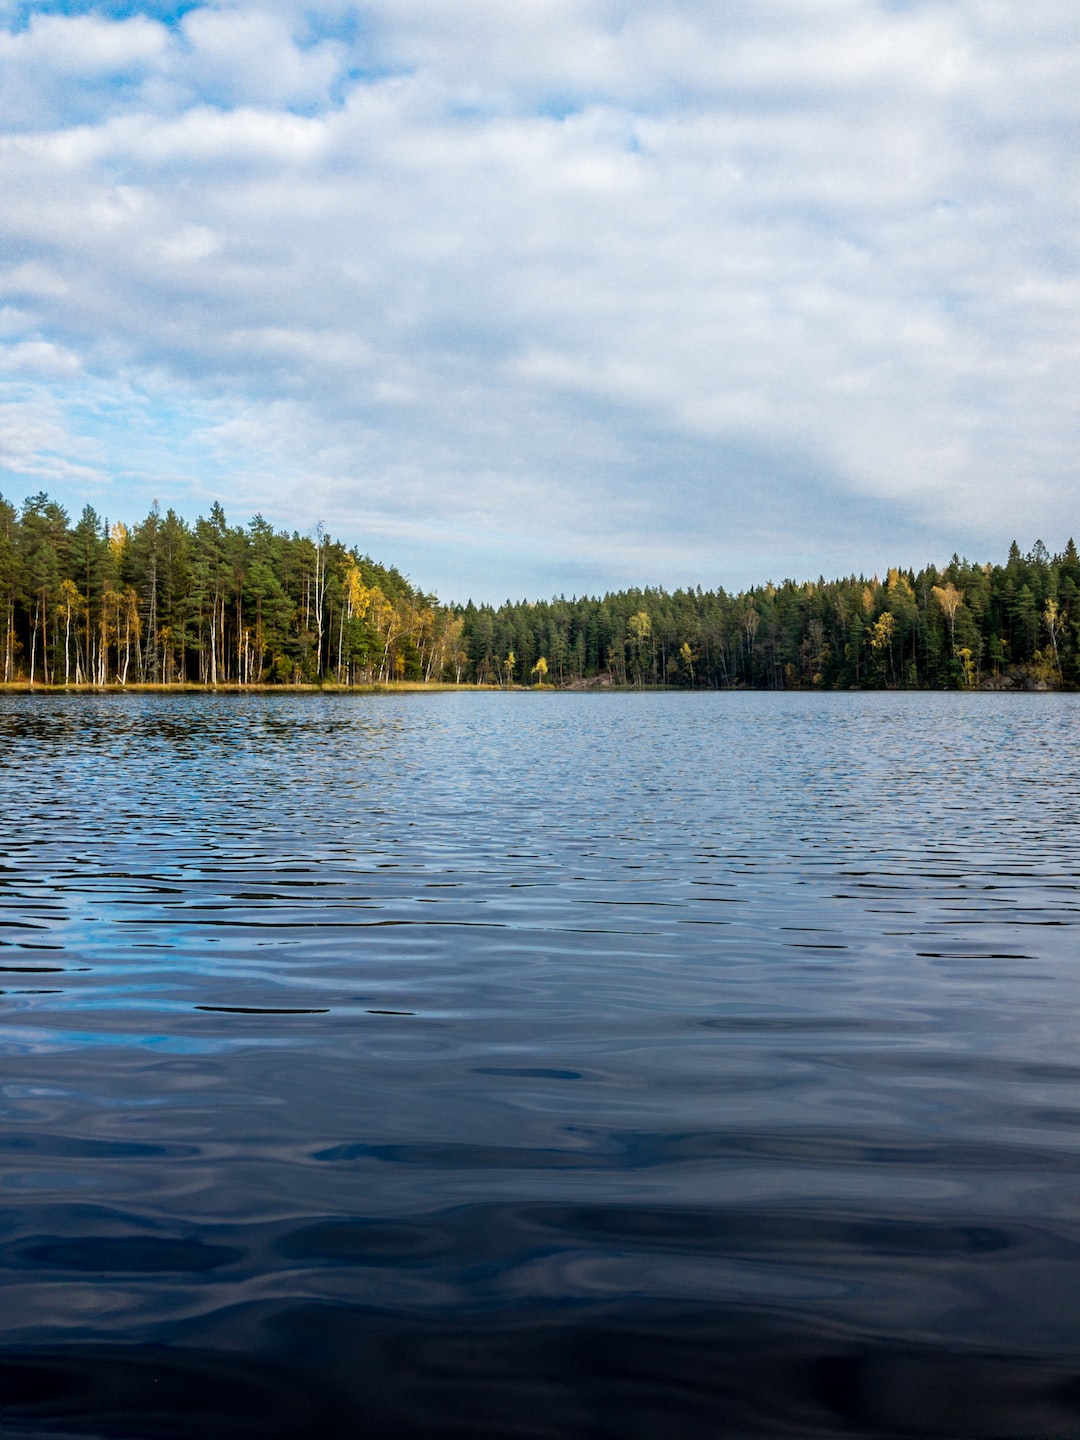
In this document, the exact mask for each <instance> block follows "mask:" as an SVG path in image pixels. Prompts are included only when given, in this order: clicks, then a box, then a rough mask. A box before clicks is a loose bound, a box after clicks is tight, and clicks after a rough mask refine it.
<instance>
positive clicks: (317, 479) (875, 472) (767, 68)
mask: <svg viewBox="0 0 1080 1440" xmlns="http://www.w3.org/2000/svg"><path fill="white" fill-rule="evenodd" d="M1078 120H1080V7H1078V6H1077V4H1076V0H1024V3H1023V4H1021V3H1018V0H371V3H362V4H349V3H343V0H315V3H313V4H309V5H299V4H292V3H289V0H236V3H207V4H203V3H194V4H188V3H186V0H185V3H184V4H182V5H179V6H178V5H175V4H173V3H171V0H121V3H117V4H115V5H109V4H85V5H83V4H74V5H73V4H63V5H57V4H41V5H38V4H25V3H13V0H0V492H2V493H3V494H4V495H5V496H6V497H7V498H9V499H12V500H14V501H16V502H21V500H22V499H23V497H24V496H26V495H27V494H30V493H34V492H36V491H38V490H42V489H44V490H47V491H48V492H49V493H50V494H51V495H52V496H53V497H54V498H55V499H58V500H59V501H60V502H61V503H63V504H64V505H65V506H67V508H68V509H69V510H70V511H72V513H73V514H76V515H77V514H78V512H79V511H80V510H81V508H82V506H83V505H84V504H85V503H87V502H89V503H91V504H93V505H94V506H95V508H96V509H98V511H99V512H100V513H102V514H103V515H106V516H108V517H109V518H111V519H124V520H127V521H130V520H133V519H136V518H139V517H140V516H141V515H144V514H145V513H146V510H147V508H148V507H149V505H150V503H151V502H152V501H153V500H154V499H155V498H156V499H158V500H159V501H160V503H161V505H162V507H163V508H165V507H168V506H170V505H171V506H173V507H174V508H175V509H177V510H178V511H179V512H180V513H181V514H183V515H185V516H186V517H187V518H189V519H194V517H195V516H196V515H197V514H199V513H204V512H205V511H206V510H207V509H208V507H209V505H210V504H211V503H212V502H213V500H215V499H220V500H221V501H222V502H223V504H224V505H225V509H226V513H227V515H228V516H229V519H230V520H233V521H246V520H247V519H249V518H250V516H251V515H252V514H254V513H255V512H256V511H260V512H262V513H263V514H264V515H265V516H266V518H267V519H268V520H270V521H272V522H273V523H274V524H275V525H278V526H284V527H287V528H289V529H293V528H296V529H299V530H302V531H303V530H309V529H311V528H312V527H313V526H314V525H315V523H316V522H317V521H322V522H323V523H324V524H325V525H326V526H327V527H328V528H329V529H330V531H331V532H332V533H333V534H334V535H335V536H338V537H340V538H342V539H345V540H347V541H348V542H350V543H357V544H359V545H360V546H361V548H362V549H364V550H367V551H369V552H370V553H371V554H373V555H375V556H376V557H377V558H380V559H383V560H385V561H387V562H389V563H395V564H397V565H398V566H399V568H401V569H403V570H405V571H406V573H408V574H409V575H411V577H412V578H413V579H414V580H415V581H416V582H417V583H419V584H421V585H423V586H424V587H425V588H429V589H436V590H438V592H439V593H440V595H442V596H443V598H446V599H463V598H465V597H466V596H468V595H472V596H474V597H475V598H478V599H479V598H484V599H492V600H498V599H502V598H504V597H505V596H507V595H512V596H514V597H515V598H517V597H521V596H535V597H539V596H546V595H551V594H554V593H557V592H559V591H565V592H566V593H567V594H570V593H572V592H575V593H582V592H585V591H589V592H592V591H596V590H599V589H604V588H609V587H617V586H622V585H627V584H635V583H636V584H663V585H667V586H673V585H679V584H698V583H700V584H702V585H705V586H709V587H711V586H714V585H717V584H724V585H726V586H728V587H737V586H740V585H743V584H748V583H752V582H760V581H764V580H765V579H768V578H773V579H780V578H782V577H784V576H788V575H790V576H793V577H795V578H805V577H814V576H817V575H818V574H819V573H824V574H825V575H827V576H832V575H836V574H842V573H848V572H849V571H851V570H867V571H869V570H874V569H879V568H881V567H883V566H885V565H887V564H889V563H897V562H900V563H914V564H916V565H918V564H921V563H924V562H925V561H927V560H932V561H935V562H939V563H940V562H944V561H945V560H947V559H948V557H949V555H950V554H951V553H952V552H953V550H959V551H960V552H961V553H962V554H966V555H969V556H970V557H971V558H975V559H999V558H1002V556H1003V553H1004V550H1005V547H1006V546H1007V545H1008V542H1009V541H1010V540H1011V539H1012V538H1013V537H1014V536H1015V537H1016V538H1017V539H1018V540H1019V541H1020V543H1021V545H1022V546H1023V547H1024V548H1025V549H1026V548H1028V547H1029V546H1030V545H1031V543H1032V542H1033V541H1034V540H1035V539H1036V538H1037V537H1039V538H1042V539H1044V540H1045V541H1046V543H1047V544H1048V545H1049V546H1050V548H1051V549H1060V548H1061V546H1062V545H1063V544H1064V541H1065V540H1066V538H1067V537H1068V535H1069V534H1072V533H1075V534H1076V536H1077V539H1078V540H1080V504H1078V492H1080V486H1078V483H1077V465H1078V455H1080V424H1078V403H1080V363H1078V362H1080V279H1078V276H1080V266H1078V246H1080V224H1078V220H1080V216H1078V208H1080V205H1078V200H1080V191H1078V184H1077V182H1078V170H1080V164H1078V161H1080V125H1078Z"/></svg>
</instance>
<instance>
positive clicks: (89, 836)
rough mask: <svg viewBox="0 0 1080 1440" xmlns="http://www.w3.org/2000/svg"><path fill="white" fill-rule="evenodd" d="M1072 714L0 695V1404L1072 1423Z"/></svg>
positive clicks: (322, 1422)
mask: <svg viewBox="0 0 1080 1440" xmlns="http://www.w3.org/2000/svg"><path fill="white" fill-rule="evenodd" d="M1078 725H1080V697H1070V696H1011V695H1010V696H988V695H975V696H964V695H936V696H935V695H910V696H903V695H825V696H806V695H803V696H798V695H796V696H784V695H698V696H693V695H688V696H680V695H656V696H648V695H643V696H632V695H631V696H610V695H596V696H593V695H581V696H577V695H463V696H447V695H437V696H407V697H401V698H387V697H371V698H350V697H338V698H331V697H326V698H320V697H314V696H304V697H291V698H290V697H286V696H280V697H279V696H269V697H268V696H259V697H255V698H250V699H249V698H244V697H236V696H223V697H220V698H215V697H203V696H180V697H177V698H175V699H174V698H168V697H162V696H141V697H112V696H110V697H102V698H100V699H89V698H86V697H79V698H75V697H71V698H60V697H58V698H45V697H41V698H18V699H10V698H9V699H2V698H0V817H2V819H0V825H2V830H0V990H2V991H3V994H2V995H0V1239H2V1242H3V1249H2V1260H0V1265H2V1282H3V1289H2V1292H0V1420H2V1423H0V1432H2V1434H3V1435H4V1437H5V1440H6V1437H7V1436H9V1435H11V1436H18V1435H21V1434H23V1433H28V1434H35V1435H40V1436H44V1435H49V1436H61V1435H63V1436H75V1435H80V1436H132V1437H144V1440H159V1437H170V1440H171V1437H176V1440H195V1437H198V1440H203V1437H205V1440H219V1437H221V1440H224V1437H230V1440H232V1437H241V1440H246V1437H253V1440H254V1437H260V1440H262V1437H270V1440H273V1437H292V1436H301V1435H319V1434H321V1435H338V1434H340V1435H350V1436H353V1435H355V1436H357V1437H371V1440H383V1437H398V1436H402V1437H412V1436H424V1437H460V1440H466V1437H468V1440H473V1437H485V1436H490V1437H502V1436H506V1437H522V1440H526V1437H527V1440H541V1437H558V1440H562V1437H568V1440H577V1437H611V1440H623V1437H627V1440H658V1437H665V1440H668V1437H723V1436H749V1437H756V1436H777V1437H792V1436H794V1437H804V1436H822V1437H826V1436H828V1437H832V1436H843V1437H851V1436H868V1437H876V1436H882V1437H889V1436H908V1437H916V1436H918V1437H924V1436H925V1437H968V1436H971V1437H990V1436H994V1437H1004V1436H1066V1435H1071V1436H1076V1435H1080V1285H1078V1280H1080V1274H1078V1265H1077V1261H1078V1256H1080V1245H1078V1241H1080V1148H1078V1141H1080V1049H1078V1034H1080V943H1078V942H1080V928H1078V925H1080V819H1078V814H1080V808H1078V807H1080V749H1078V746H1077V735H1078Z"/></svg>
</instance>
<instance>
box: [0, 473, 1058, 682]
mask: <svg viewBox="0 0 1080 1440" xmlns="http://www.w3.org/2000/svg"><path fill="white" fill-rule="evenodd" d="M1078 595H1080V557H1078V555H1077V551H1076V547H1075V545H1074V544H1073V542H1072V540H1069V542H1068V543H1067V545H1066V546H1065V549H1064V551H1063V552H1062V553H1061V554H1055V555H1051V554H1050V552H1049V551H1048V550H1047V549H1046V547H1045V545H1043V543H1042V542H1041V541H1037V542H1036V543H1035V545H1034V547H1033V548H1032V550H1031V551H1030V552H1028V553H1027V554H1022V553H1021V551H1020V549H1019V546H1018V545H1017V544H1016V543H1015V542H1014V544H1013V545H1012V546H1011V548H1010V550H1009V554H1008V557H1007V559H1006V561H1005V563H1004V564H998V565H994V564H976V563H973V562H971V561H968V560H962V559H960V558H959V557H958V556H956V555H954V556H953V558H952V560H951V561H950V562H949V564H948V565H946V566H945V567H944V568H938V567H936V566H933V565H929V566H926V567H924V568H923V569H922V570H919V571H918V572H916V571H914V570H911V569H907V570H904V569H892V570H889V572H888V574H887V575H886V576H885V577H884V578H879V577H878V576H876V575H875V576H872V577H869V578H867V577H866V576H862V575H859V576H855V575H851V576H848V577H846V578H843V579H838V580H826V579H824V578H820V579H818V580H816V581H804V582H796V581H793V580H785V581H784V582H783V583H782V584H780V585H774V584H771V583H770V584H767V585H762V586H754V587H751V588H750V589H748V590H744V591H741V592H739V593H729V592H727V591H726V590H724V589H723V588H722V587H718V588H717V589H714V590H702V589H701V588H700V587H697V588H695V589H680V590H675V591H673V592H668V591H666V590H663V589H644V590H624V591H619V592H617V593H611V594H607V595H604V596H603V597H602V598H598V597H580V598H578V597H575V598H573V599H569V600H568V599H566V598H565V597H564V596H560V597H557V598H555V599H552V600H547V601H539V602H535V601H521V602H518V603H512V602H510V601H509V600H508V601H506V602H505V603H504V604H502V605H500V606H492V605H474V604H473V603H472V602H470V603H469V604H467V605H464V606H462V605H444V604H440V603H439V602H438V601H437V599H436V598H435V597H434V596H433V595H430V594H425V593H424V592H423V591H421V590H419V589H417V588H416V587H415V586H413V585H412V584H411V583H410V582H409V581H408V580H407V579H406V578H405V577H404V576H403V575H401V574H400V573H399V572H398V571H397V570H396V569H394V568H393V567H386V566H384V565H380V564H378V563H376V562H375V561H374V560H372V559H371V558H370V557H369V556H367V555H363V554H361V553H360V552H359V551H358V550H357V549H356V548H355V547H349V546H346V545H345V544H344V543H342V542H341V541H338V540H334V539H332V538H331V537H330V536H329V535H328V534H327V533H326V532H325V531H324V530H323V528H322V527H321V526H316V527H315V528H314V530H313V531H311V532H310V533H308V534H306V535H301V534H299V533H298V532H295V531H294V532H292V533H291V534H290V533H288V532H286V531H279V530H275V529H274V528H273V527H272V526H271V525H270V524H268V523H267V522H266V521H265V520H264V519H263V518H262V516H260V515H256V516H255V518H254V519H253V520H251V521H250V522H249V523H248V524H247V525H245V526H238V525H230V524H229V523H228V522H227V520H226V517H225V514H224V511H223V510H222V508H221V506H220V505H218V504H215V505H213V506H212V508H211V510H210V514H209V516H208V517H201V516H200V517H199V518H198V519H197V520H196V521H195V523H194V524H193V525H192V524H189V523H188V522H186V521H185V520H184V519H182V518H181V517H180V516H178V515H177V514H176V512H175V511H173V510H171V509H170V510H168V511H166V513H165V514H164V515H162V514H161V512H160V510H159V508H158V506H157V505H156V504H155V505H154V506H153V507H152V509H151V511H150V513H149V514H148V515H147V516H146V518H145V519H143V520H142V521H140V522H138V523H137V524H133V525H130V526H128V525H125V524H123V523H115V524H112V525H110V524H108V523H107V522H106V521H105V520H103V519H102V518H101V517H100V516H99V515H98V514H97V513H96V511H95V510H94V509H93V508H92V507H91V506H86V507H85V508H84V509H83V511H82V514H81V516H80V517H79V519H78V521H76V522H75V523H72V522H71V521H70V519H69V517H68V515H67V513H66V511H65V510H64V509H63V507H62V506H60V505H58V504H57V503H56V502H55V501H52V500H50V499H49V497H48V496H47V495H46V494H38V495H33V496H31V497H29V498H28V499H27V500H26V501H24V503H23V504H22V506H21V507H16V506H15V505H13V504H12V503H10V502H9V501H7V500H5V499H4V498H3V496H0V607H2V615H0V627H2V634H0V643H2V664H0V675H2V679H3V681H4V682H5V683H9V684H10V683H17V682H27V681H28V682H30V683H33V684H37V683H42V684H48V685H114V684H120V685H128V684H134V683H139V684H161V685H173V684H183V683H197V684H203V685H209V686H214V685H255V684H260V685H290V684H292V685H295V684H338V685H365V684H367V685H370V684H386V683H389V682H392V681H403V680H407V681H414V682H415V681H420V682H425V681H426V682H435V681H451V682H456V683H462V682H468V683H476V684H484V685H506V686H509V685H520V684H530V683H543V682H546V683H549V684H555V685H561V686H587V685H607V684H610V685H615V686H642V687H643V686H659V685H667V686H678V687H686V688H735V687H755V688H770V689H799V688H806V689H836V688H841V687H842V688H850V687H856V688H908V689H914V688H926V687H935V688H939V687H943V686H944V687H952V688H960V687H968V688H975V687H978V686H983V687H987V686H1000V687H1006V686H1011V687H1050V688H1071V687H1074V686H1076V685H1078V684H1080V607H1078V604H1077V599H1078Z"/></svg>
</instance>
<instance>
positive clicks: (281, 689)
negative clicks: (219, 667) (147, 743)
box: [0, 680, 551, 695]
mask: <svg viewBox="0 0 1080 1440" xmlns="http://www.w3.org/2000/svg"><path fill="white" fill-rule="evenodd" d="M504 688H505V687H504V686H499V685H455V684H452V683H449V684H448V683H446V682H444V681H434V680H431V681H427V680H389V681H386V682H385V683H378V684H375V683H373V684H370V685H336V684H334V683H332V682H331V681H329V680H328V681H327V682H326V683H325V684H323V685H237V684H235V683H231V682H230V683H229V684H227V685H225V684H222V685H200V684H197V683H196V682H195V681H192V680H185V681H182V682H178V683H176V684H174V685H164V684H146V683H140V684H134V683H132V684H130V685H119V684H109V685H90V684H82V685H75V684H69V685H65V684H63V683H60V684H58V685H43V684H42V682H41V681H40V680H35V681H34V683H33V684H31V683H30V681H29V680H13V681H9V682H7V683H6V684H5V683H0V695H405V694H410V693H423V694H428V693H429V692H434V691H458V690H499V689H504ZM513 688H514V689H515V690H526V689H533V688H534V687H533V686H526V685H515V686H514V687H513ZM544 688H545V689H550V688H551V687H550V686H545V687H544Z"/></svg>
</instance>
